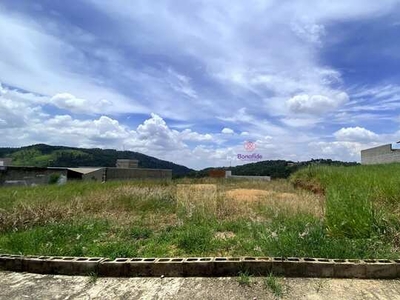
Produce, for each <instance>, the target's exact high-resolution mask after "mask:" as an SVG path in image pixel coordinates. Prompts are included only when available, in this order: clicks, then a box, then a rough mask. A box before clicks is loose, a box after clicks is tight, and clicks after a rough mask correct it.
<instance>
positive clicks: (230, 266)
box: [212, 257, 247, 276]
mask: <svg viewBox="0 0 400 300" xmlns="http://www.w3.org/2000/svg"><path fill="white" fill-rule="evenodd" d="M212 265H213V267H214V268H213V270H214V272H213V274H212V275H213V276H237V275H238V274H239V273H240V272H245V271H247V270H246V269H245V268H244V265H243V264H242V259H241V258H239V257H215V258H214V260H213V264H212ZM224 274H225V275H224Z"/></svg>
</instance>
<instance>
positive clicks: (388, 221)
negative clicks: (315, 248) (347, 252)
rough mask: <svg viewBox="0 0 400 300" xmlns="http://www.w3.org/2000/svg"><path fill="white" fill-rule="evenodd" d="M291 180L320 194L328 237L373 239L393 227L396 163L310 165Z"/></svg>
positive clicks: (399, 201) (398, 178) (399, 178)
mask: <svg viewBox="0 0 400 300" xmlns="http://www.w3.org/2000/svg"><path fill="white" fill-rule="evenodd" d="M291 181H292V182H293V183H294V184H295V185H298V186H303V187H308V188H310V189H315V190H321V191H323V192H324V194H325V197H326V213H325V215H326V219H325V220H326V227H327V230H328V234H330V235H331V236H337V237H348V238H373V237H375V236H377V235H385V234H388V233H389V232H391V231H392V229H393V228H394V227H396V226H397V224H396V223H397V221H396V219H397V218H398V216H399V212H400V210H399V209H400V184H399V183H400V164H390V165H374V166H362V165H360V166H353V167H331V166H329V167H328V166H310V167H307V168H304V169H302V170H300V171H298V172H297V173H295V174H294V175H293V176H292V177H291Z"/></svg>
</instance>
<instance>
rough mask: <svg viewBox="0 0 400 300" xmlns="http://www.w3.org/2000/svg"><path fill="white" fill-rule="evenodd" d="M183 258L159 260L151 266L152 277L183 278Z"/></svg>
mask: <svg viewBox="0 0 400 300" xmlns="http://www.w3.org/2000/svg"><path fill="white" fill-rule="evenodd" d="M183 261H184V259H183V258H159V259H157V260H156V261H155V262H154V265H153V272H152V275H153V276H162V275H164V276H169V277H174V276H175V277H178V276H183V274H184V272H183V269H184V268H183Z"/></svg>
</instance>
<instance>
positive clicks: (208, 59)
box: [0, 0, 400, 169]
mask: <svg viewBox="0 0 400 300" xmlns="http://www.w3.org/2000/svg"><path fill="white" fill-rule="evenodd" d="M0 28H1V31H0V33H1V34H0V83H1V85H0V134H1V136H2V138H1V140H0V146H23V145H29V144H33V143H48V144H53V145H67V146H80V147H102V148H115V149H125V150H134V151H139V152H142V153H145V154H148V155H152V156H156V157H158V158H162V159H167V160H170V161H173V162H175V163H179V164H184V165H187V166H189V167H192V168H196V169H199V168H203V167H207V166H223V165H230V164H232V165H235V164H242V163H244V162H242V161H238V160H237V159H236V158H235V157H236V156H237V154H240V153H246V152H245V150H244V147H243V144H244V143H245V142H246V141H253V142H255V143H256V150H255V152H256V153H259V154H261V155H262V156H263V158H264V159H290V160H295V161H297V160H306V159H310V158H321V157H323V158H332V159H340V160H346V161H359V159H360V150H361V149H364V148H367V147H371V146H375V145H379V144H382V143H390V142H394V141H397V140H400V134H399V133H400V128H399V122H400V101H399V100H400V71H399V70H400V68H399V67H400V3H399V1H394V0H382V1H372V0H351V1H323V0H318V1H317V0H315V1H314V0H309V1H275V0H266V1H262V0H250V1H232V0H231V1H225V0H220V1H206V0H197V1H157V2H155V1H145V0H143V1H140V0H137V1H122V0H115V1H105V0H104V1H100V0H75V1H68V2H67V1H55V0H48V1H30V0H26V1H24V0H20V1H12V0H3V1H1V2H0Z"/></svg>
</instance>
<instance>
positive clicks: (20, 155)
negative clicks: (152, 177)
mask: <svg viewBox="0 0 400 300" xmlns="http://www.w3.org/2000/svg"><path fill="white" fill-rule="evenodd" d="M0 157H11V158H12V159H13V165H14V166H35V167H81V166H86V167H115V163H116V160H117V159H137V160H138V161H139V167H140V168H154V169H172V174H173V176H184V175H186V174H189V173H190V172H193V171H194V170H193V169H189V168H187V167H185V166H181V165H177V164H174V163H172V162H169V161H165V160H161V159H157V158H155V157H152V156H148V155H145V154H142V153H138V152H133V151H117V150H112V149H98V148H94V149H86V148H73V147H63V146H49V145H45V144H37V145H32V146H27V147H21V148H0Z"/></svg>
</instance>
